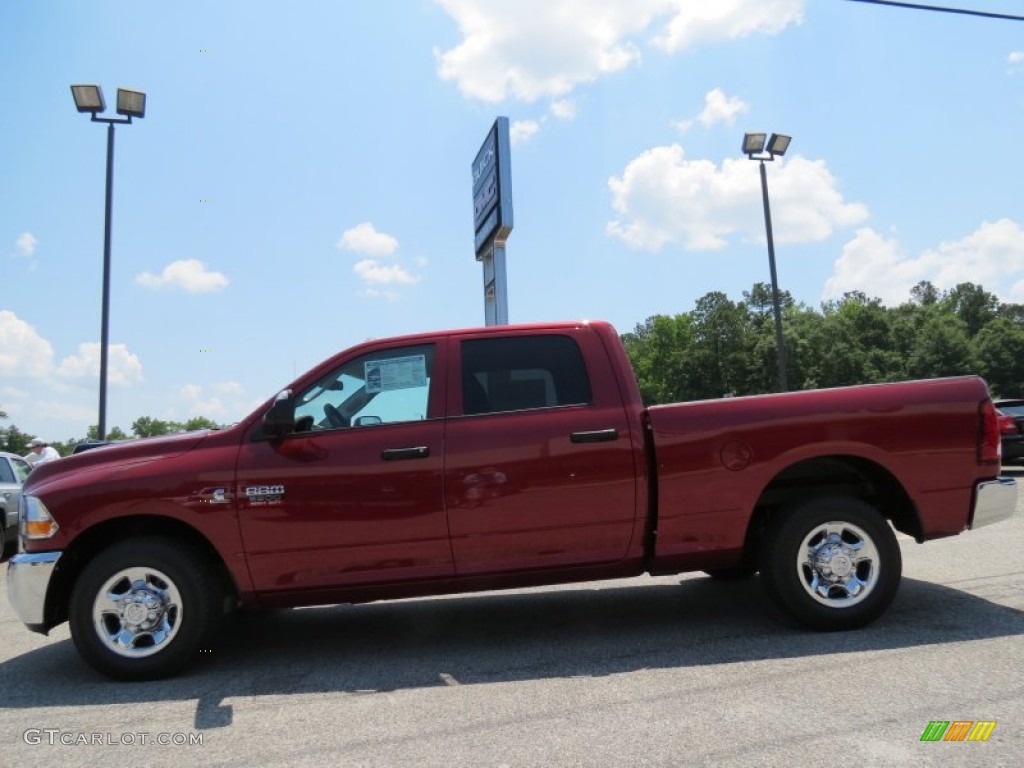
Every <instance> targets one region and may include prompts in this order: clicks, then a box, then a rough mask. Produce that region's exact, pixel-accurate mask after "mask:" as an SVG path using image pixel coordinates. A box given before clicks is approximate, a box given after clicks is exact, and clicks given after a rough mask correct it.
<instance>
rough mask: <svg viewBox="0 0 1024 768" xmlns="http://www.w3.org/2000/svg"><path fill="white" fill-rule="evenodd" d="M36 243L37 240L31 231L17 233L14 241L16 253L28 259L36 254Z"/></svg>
mask: <svg viewBox="0 0 1024 768" xmlns="http://www.w3.org/2000/svg"><path fill="white" fill-rule="evenodd" d="M38 244H39V241H38V240H37V239H36V237H35V235H33V234H32V233H31V232H22V233H21V234H20V235H18V239H17V240H15V241H14V245H15V247H17V249H18V253H19V254H21V255H22V256H25V257H27V258H30V259H31V258H32V257H33V256H35V255H36V246H37V245H38Z"/></svg>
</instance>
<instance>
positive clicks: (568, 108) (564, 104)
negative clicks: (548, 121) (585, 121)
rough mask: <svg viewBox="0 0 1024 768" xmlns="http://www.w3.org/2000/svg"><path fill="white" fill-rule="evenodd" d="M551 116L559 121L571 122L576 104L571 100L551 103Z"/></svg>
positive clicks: (574, 114)
mask: <svg viewBox="0 0 1024 768" xmlns="http://www.w3.org/2000/svg"><path fill="white" fill-rule="evenodd" d="M550 109H551V114H552V115H554V116H555V117H557V118H558V119H559V120H572V119H573V118H574V117H576V102H574V101H573V100H572V99H559V100H558V101H553V102H551V106H550Z"/></svg>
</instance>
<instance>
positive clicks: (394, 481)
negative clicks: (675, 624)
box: [8, 322, 1017, 679]
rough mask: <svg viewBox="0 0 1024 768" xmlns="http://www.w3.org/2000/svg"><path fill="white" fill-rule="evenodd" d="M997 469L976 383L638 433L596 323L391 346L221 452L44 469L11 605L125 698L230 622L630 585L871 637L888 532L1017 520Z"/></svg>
mask: <svg viewBox="0 0 1024 768" xmlns="http://www.w3.org/2000/svg"><path fill="white" fill-rule="evenodd" d="M999 446H1000V436H999V430H998V425H997V421H996V414H995V410H994V408H993V407H992V403H991V400H990V399H989V396H988V392H987V388H986V385H985V383H984V382H983V381H982V380H981V379H979V378H977V377H960V378H951V379H940V380H932V381H922V382H908V383H900V384H886V385H872V386H862V387H849V388H842V389H833V390H819V391H811V392H799V393H788V394H778V395H766V396H759V397H745V398H728V399H722V400H717V401H707V402H696V403H686V404H678V405H666V406H656V407H651V408H644V406H643V403H642V402H641V399H640V394H639V391H638V389H637V385H636V380H635V377H634V374H633V372H632V369H631V368H630V365H629V361H628V359H627V356H626V353H625V350H624V348H623V346H622V344H621V342H620V340H619V338H618V336H617V334H616V333H615V331H614V329H613V328H612V327H611V326H610V325H608V324H607V323H602V322H590V323H556V324H548V325H530V326H501V327H491V328H486V329H473V330H463V331H452V332H445V333H436V334H425V335H417V336H407V337H402V338H395V339H385V340H377V341H372V342H368V343H365V344H362V345H360V346H357V347H355V348H353V349H351V350H348V351H345V352H342V353H341V354H339V355H337V356H335V357H334V358H332V359H330V360H327V361H325V362H324V363H323V364H321V365H320V366H318V367H317V368H315V369H313V370H312V371H310V372H309V373H307V374H305V375H304V376H302V377H300V378H299V379H298V380H296V381H295V382H294V383H293V384H291V385H290V386H289V387H288V388H287V389H285V390H283V391H282V392H281V393H280V394H279V395H278V396H277V398H275V399H274V400H272V401H270V402H268V403H266V404H265V405H264V406H262V407H261V408H259V409H258V410H257V411H256V412H255V413H253V414H252V415H250V416H249V417H248V418H246V419H244V420H243V421H241V422H239V423H238V424H236V425H234V426H232V427H230V428H228V429H225V430H222V431H212V432H199V433H189V434H184V435H178V436H173V437H168V438H155V439H150V440H140V441H138V442H132V443H126V444H122V445H117V446H111V447H105V448H102V449H100V450H95V451H90V452H88V453H85V454H81V455H79V456H73V457H69V458H67V459H63V460H62V461H60V462H54V463H53V464H49V465H44V466H42V467H40V468H39V469H37V470H36V471H35V472H33V474H32V475H31V476H30V478H29V480H28V483H27V484H26V486H25V489H24V494H23V502H22V506H21V520H20V526H21V538H20V544H21V550H20V552H19V554H18V555H16V556H15V557H14V558H12V560H11V562H10V566H9V573H8V591H9V597H10V600H11V602H12V604H13V605H14V607H15V608H16V610H17V612H18V614H19V615H20V617H21V619H22V620H23V621H24V622H25V624H27V625H28V626H29V628H31V629H33V630H35V631H39V632H44V633H45V632H47V631H48V630H49V629H50V628H52V627H53V626H55V625H56V624H58V623H60V622H62V621H65V620H69V621H70V626H71V633H72V637H73V639H74V642H75V644H76V646H77V647H78V649H79V651H80V652H81V654H82V655H83V657H84V658H85V659H86V660H87V661H88V662H89V663H90V664H92V665H93V666H94V667H95V668H97V669H98V670H100V671H102V672H104V673H106V674H108V675H110V676H112V677H116V678H122V679H144V678H152V677H159V676H163V675H167V674H171V673H173V672H174V671H176V670H178V669H180V668H181V667H182V666H183V665H184V664H186V663H187V662H188V661H189V660H190V659H191V658H192V657H193V656H194V655H195V654H196V653H197V652H198V649H199V648H200V647H203V645H204V644H205V643H208V641H209V637H210V634H211V633H212V632H213V631H214V629H215V627H216V624H217V621H218V619H219V617H220V616H221V615H222V614H223V613H224V611H225V610H226V609H228V608H230V607H234V606H237V605H263V606H296V605H316V604H330V603H338V602H363V601H371V600H380V599H387V598H397V597H410V596H417V595H435V594H443V593H451V592H471V591H477V590H484V589H487V590H490V589H499V588H511V587H522V586H534V585H542V584H554V583H562V582H571V581H585V580H593V579H602V578H617V577H625V576H633V575H637V574H641V573H652V574H671V573H678V572H683V571H693V570H705V571H708V572H709V573H710V574H712V575H713V576H719V577H738V576H747V575H751V574H753V573H754V572H756V571H758V570H760V572H761V580H762V581H763V583H764V584H765V586H766V588H767V591H768V593H769V594H770V595H771V596H772V598H773V599H774V600H775V602H776V603H777V604H778V605H779V606H780V607H781V608H782V609H783V610H784V611H785V612H786V613H787V614H789V615H790V616H791V617H793V618H794V619H796V620H797V621H798V622H800V623H802V624H804V625H807V626H810V627H815V628H822V629H842V628H849V627H858V626H863V625H864V624H867V623H868V622H870V621H872V620H873V619H875V618H876V617H877V616H878V615H879V614H881V613H882V611H884V610H885V608H886V607H887V606H888V605H889V603H890V602H891V601H892V599H893V596H894V594H895V591H896V588H897V586H898V584H899V579H900V569H901V563H900V549H899V546H898V543H897V541H896V538H895V535H894V533H893V527H895V528H896V529H897V530H899V531H902V532H905V533H907V534H909V535H911V536H913V537H914V538H915V539H916V540H917V541H919V542H923V541H926V540H928V539H934V538H939V537H944V536H952V535H955V534H958V533H960V532H962V531H964V530H966V529H968V528H974V527H977V526H979V525H984V524H987V523H990V522H995V521H997V520H1000V519H1004V518H1006V517H1009V516H1010V514H1012V512H1013V510H1014V508H1015V505H1016V494H1017V489H1016V485H1015V484H1014V481H1013V480H1009V479H1005V478H1000V477H999V476H998V475H999V467H1000V465H999ZM890 523H891V526H890Z"/></svg>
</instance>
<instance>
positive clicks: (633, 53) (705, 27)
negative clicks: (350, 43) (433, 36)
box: [435, 0, 804, 102]
mask: <svg viewBox="0 0 1024 768" xmlns="http://www.w3.org/2000/svg"><path fill="white" fill-rule="evenodd" d="M437 2H438V4H439V5H440V6H441V7H442V8H443V9H444V10H445V11H446V12H447V13H448V15H449V16H451V17H452V18H453V19H454V20H455V22H456V23H457V24H458V26H459V31H460V32H461V34H462V41H461V42H460V43H459V44H458V45H456V46H455V47H454V48H451V49H450V50H447V51H435V58H436V60H437V64H438V74H439V76H440V77H441V78H442V79H444V80H454V81H455V82H456V83H457V85H458V87H459V90H460V91H461V92H462V94H463V95H464V96H466V97H467V98H473V99H479V100H481V101H487V102H500V101H503V100H505V99H506V98H509V97H512V98H516V99H519V100H522V101H526V102H532V101H536V100H537V99H539V98H554V99H557V98H560V97H562V96H565V95H566V94H568V93H570V92H571V91H572V90H573V88H575V87H576V86H577V85H580V84H582V83H588V82H592V81H594V80H596V79H597V78H598V77H601V76H603V75H607V74H612V73H615V72H619V71H621V70H623V69H625V68H627V67H629V66H631V65H633V64H635V63H637V62H639V61H640V59H641V50H640V45H641V44H642V43H643V40H642V38H644V37H649V36H650V35H651V34H653V35H654V37H653V39H652V44H653V45H655V46H657V47H659V48H661V49H663V50H666V51H669V52H676V51H681V50H684V49H686V48H690V47H692V46H694V45H696V44H699V43H702V42H711V41H716V40H725V39H730V38H735V37H741V36H744V35H748V34H752V33H755V32H764V33H768V34H774V33H777V32H779V31H780V30H782V29H783V28H785V27H786V26H788V25H789V24H792V23H798V22H799V21H800V20H801V18H802V11H803V5H804V0H714V2H711V1H710V0H704V1H702V2H698V1H696V0H631V2H628V3H626V2H622V0H518V2H514V3H513V2H500V3H496V2H483V1H482V0H437ZM637 39H640V42H639V43H638V42H637Z"/></svg>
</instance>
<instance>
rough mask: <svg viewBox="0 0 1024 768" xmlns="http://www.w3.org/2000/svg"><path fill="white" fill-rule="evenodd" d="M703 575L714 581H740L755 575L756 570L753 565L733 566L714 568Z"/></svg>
mask: <svg viewBox="0 0 1024 768" xmlns="http://www.w3.org/2000/svg"><path fill="white" fill-rule="evenodd" d="M704 573H706V574H707V575H708V576H710V577H711V578H712V579H715V580H716V581H742V580H744V579H749V578H750V577H751V576H753V575H754V574H755V573H757V568H756V567H755V566H753V565H734V566H732V567H731V568H714V569H712V570H710V571H704Z"/></svg>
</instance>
